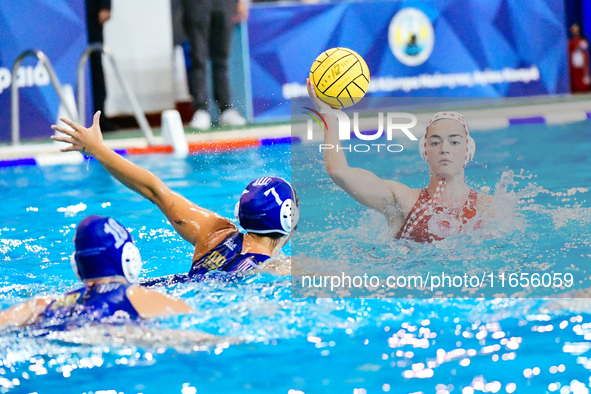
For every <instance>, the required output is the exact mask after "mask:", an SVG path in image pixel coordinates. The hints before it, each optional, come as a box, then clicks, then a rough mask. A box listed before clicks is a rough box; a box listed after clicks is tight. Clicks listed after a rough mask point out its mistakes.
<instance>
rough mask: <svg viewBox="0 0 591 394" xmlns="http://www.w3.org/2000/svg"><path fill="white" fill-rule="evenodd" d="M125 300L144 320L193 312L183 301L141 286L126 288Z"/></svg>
mask: <svg viewBox="0 0 591 394" xmlns="http://www.w3.org/2000/svg"><path fill="white" fill-rule="evenodd" d="M127 298H129V301H131V304H132V305H133V307H134V308H135V310H136V311H137V312H138V313H139V315H140V316H141V317H143V318H144V319H149V318H153V317H160V316H170V315H176V314H184V313H191V312H193V308H191V307H190V306H189V305H187V304H186V303H185V302H184V301H183V300H180V299H178V298H174V297H171V296H168V295H166V294H162V293H158V292H157V291H154V290H150V289H146V288H145V287H142V286H130V287H128V288H127Z"/></svg>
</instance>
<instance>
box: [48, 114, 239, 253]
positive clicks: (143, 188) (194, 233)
mask: <svg viewBox="0 0 591 394" xmlns="http://www.w3.org/2000/svg"><path fill="white" fill-rule="evenodd" d="M99 117H100V111H98V112H97V113H96V114H95V115H94V119H93V123H92V126H91V127H90V128H85V127H83V126H80V125H78V124H76V123H74V122H72V121H71V120H69V119H64V118H61V120H62V121H63V122H64V123H66V124H67V125H69V126H70V127H71V129H70V128H66V127H60V126H55V125H54V126H51V127H52V128H53V129H54V130H57V131H60V132H62V133H64V134H66V135H67V136H52V137H51V138H52V139H54V140H56V141H61V142H66V143H69V144H71V146H69V147H67V148H65V149H62V152H67V151H80V152H82V153H85V154H87V155H90V156H93V157H94V158H96V159H97V160H98V161H99V162H100V163H101V164H102V165H103V167H104V168H105V169H106V170H107V171H108V172H109V173H110V174H111V175H113V176H114V177H115V178H117V179H118V180H119V181H120V182H121V183H123V184H124V185H125V186H127V187H128V188H130V189H131V190H133V191H135V192H137V193H139V194H141V195H142V196H144V197H145V198H147V199H148V200H150V201H151V202H152V203H154V204H156V206H157V207H158V208H159V209H160V210H161V211H162V213H164V215H165V216H166V218H167V219H168V220H169V221H170V223H171V224H172V226H173V227H174V229H175V230H176V232H177V233H179V234H180V236H181V237H183V238H184V239H185V240H187V241H189V242H190V243H191V244H192V245H195V246H200V247H201V246H203V245H204V244H206V243H208V242H210V241H211V240H212V239H213V238H216V239H217V238H220V240H221V238H223V237H224V236H225V235H226V233H228V232H232V231H236V226H234V224H233V223H232V222H231V221H229V220H228V219H226V218H224V217H223V216H220V215H218V214H216V213H214V212H212V211H209V210H207V209H204V208H201V207H199V206H197V205H196V204H194V203H192V202H191V201H189V200H187V199H186V198H184V197H183V196H181V195H180V194H178V193H175V192H173V191H172V190H170V189H169V188H168V187H166V185H165V184H164V182H162V181H161V180H160V179H159V178H158V177H156V176H155V175H154V174H152V173H151V172H150V171H147V170H145V169H143V168H141V167H139V166H137V165H135V164H133V163H131V162H130V161H128V160H126V159H124V158H123V157H121V156H119V155H118V154H117V153H115V152H114V151H112V150H111V149H109V148H108V147H107V146H106V145H105V144H104V143H103V136H102V134H101V130H100V126H99Z"/></svg>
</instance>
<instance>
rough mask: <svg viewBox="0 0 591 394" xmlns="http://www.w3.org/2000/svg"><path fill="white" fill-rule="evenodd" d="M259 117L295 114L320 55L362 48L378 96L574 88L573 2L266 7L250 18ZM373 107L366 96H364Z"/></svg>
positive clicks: (471, 0) (466, 0) (467, 0)
mask: <svg viewBox="0 0 591 394" xmlns="http://www.w3.org/2000/svg"><path fill="white" fill-rule="evenodd" d="M248 27H249V47H250V67H251V79H252V97H253V113H254V117H255V119H256V120H258V121H271V120H274V119H286V118H287V117H289V116H290V106H289V105H288V104H287V100H288V99H290V98H294V97H304V96H307V90H306V86H305V81H306V78H307V77H308V73H309V70H310V66H311V65H312V63H313V61H314V59H315V58H316V57H317V56H318V55H319V54H320V53H322V52H323V51H325V50H327V49H329V48H333V47H346V48H350V49H353V50H354V51H356V52H357V53H359V54H360V55H361V56H362V57H363V58H364V59H365V61H366V62H367V65H368V67H369V70H370V72H371V82H370V86H369V92H370V93H369V95H370V96H374V97H375V96H377V97H515V96H531V95H549V94H560V93H567V92H568V91H569V80H568V64H567V57H566V53H567V35H566V29H565V22H564V5H563V2H562V1H554V0H528V1H525V2H524V1H521V0H438V1H417V0H409V1H363V2H355V3H333V4H320V5H297V6H283V7H282V6H279V7H277V6H271V5H259V6H255V7H253V8H252V10H251V15H250V19H249V23H248ZM362 103H363V102H362Z"/></svg>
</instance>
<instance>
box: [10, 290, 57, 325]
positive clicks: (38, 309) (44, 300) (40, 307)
mask: <svg viewBox="0 0 591 394" xmlns="http://www.w3.org/2000/svg"><path fill="white" fill-rule="evenodd" d="M51 301H53V299H52V298H49V297H38V298H37V297H36V298H31V299H30V300H27V301H25V302H23V303H20V304H16V305H13V306H11V307H10V308H8V309H7V310H5V311H2V312H0V327H7V326H16V327H22V326H26V325H28V324H31V323H32V322H34V321H35V319H36V318H37V316H39V315H40V314H41V313H42V312H43V311H44V310H45V309H46V308H47V307H48V306H49V304H51Z"/></svg>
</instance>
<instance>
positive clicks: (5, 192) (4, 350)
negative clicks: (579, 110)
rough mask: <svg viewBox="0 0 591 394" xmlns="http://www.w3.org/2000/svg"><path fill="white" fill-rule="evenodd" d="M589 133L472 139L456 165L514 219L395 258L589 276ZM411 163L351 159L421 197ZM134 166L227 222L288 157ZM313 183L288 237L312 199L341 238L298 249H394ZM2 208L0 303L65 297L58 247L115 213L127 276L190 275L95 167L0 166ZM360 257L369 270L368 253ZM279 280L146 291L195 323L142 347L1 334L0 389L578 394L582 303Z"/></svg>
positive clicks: (153, 224)
mask: <svg viewBox="0 0 591 394" xmlns="http://www.w3.org/2000/svg"><path fill="white" fill-rule="evenodd" d="M590 126H591V124H589V123H588V122H585V123H577V124H572V125H567V126H553V127H546V126H542V125H536V126H518V127H512V128H510V129H507V130H497V131H494V132H486V133H485V132H482V133H476V134H475V135H474V138H475V139H476V141H477V144H478V150H477V155H476V162H475V163H473V164H471V165H470V167H469V168H468V169H467V170H466V176H467V179H468V180H469V182H470V184H471V185H472V186H473V187H475V188H478V189H480V188H481V187H483V186H485V187H486V186H490V187H491V193H492V192H495V191H496V189H504V190H502V191H500V192H502V193H500V194H499V195H500V196H502V197H499V198H501V199H502V198H506V199H505V200H504V201H506V202H507V204H509V205H511V207H512V208H511V215H510V216H509V217H508V221H509V225H508V226H507V225H504V224H501V225H499V226H497V227H495V228H494V229H490V230H487V231H489V232H488V233H486V232H485V233H484V234H476V235H467V236H465V237H460V238H458V239H453V240H451V241H450V242H449V243H445V242H444V243H442V244H440V245H436V246H434V245H429V246H424V247H418V248H414V249H413V248H407V250H405V252H404V253H405V254H404V255H405V256H406V257H407V258H408V259H410V260H412V261H416V262H422V264H423V265H426V266H429V265H431V264H439V263H441V260H438V257H437V256H440V255H443V256H444V258H445V259H446V260H448V261H459V262H462V263H463V262H465V261H471V262H474V264H485V263H486V262H492V263H495V262H502V261H514V262H515V264H516V265H517V266H519V265H523V264H533V262H535V261H539V262H540V263H544V262H546V263H548V264H552V263H553V262H556V263H558V262H560V263H561V264H562V263H563V262H564V261H572V264H573V265H574V266H575V268H573V270H574V269H576V268H579V269H581V270H585V269H587V268H586V265H587V264H589V263H590V262H591V248H590V246H589V243H590V241H589V234H590V233H591V226H590V223H591V210H590V207H589V206H590V203H589V202H588V201H587V200H588V191H587V190H586V189H588V188H589V187H590V186H591V159H590V156H589V154H588V152H589V151H591V138H590V136H591V133H590V132H589V128H590ZM293 149H294V152H296V151H297V150H299V149H306V147H305V146H295V147H293ZM417 158H418V154H417V153H416V152H415V151H414V150H412V149H407V150H406V151H405V152H403V154H401V155H400V156H399V160H400V163H402V164H404V165H400V166H396V165H395V164H396V163H393V165H392V167H391V168H390V169H385V168H384V167H383V166H377V165H376V166H375V168H372V166H373V164H371V163H365V164H364V163H356V165H360V166H363V167H364V168H369V169H372V170H373V171H376V172H377V173H379V175H380V176H382V177H384V178H391V179H392V178H395V177H399V178H400V179H401V180H402V181H404V182H406V183H408V184H409V185H410V186H412V187H421V186H423V185H424V183H425V181H426V168H425V167H424V166H419V165H418V164H420V161H419V160H418V159H417ZM133 161H134V162H136V163H138V164H139V165H141V166H143V167H145V168H147V169H149V170H150V171H152V172H154V173H155V174H156V175H157V176H159V177H160V178H162V179H163V180H164V181H165V182H166V184H167V185H168V186H169V187H171V188H172V189H174V190H176V191H178V192H180V193H181V194H183V195H185V196H186V197H188V198H189V199H191V200H192V201H194V202H196V203H197V204H199V205H201V206H204V207H205V208H208V209H212V210H215V211H217V212H220V213H221V214H223V215H225V216H227V217H232V212H233V207H234V204H235V201H236V200H237V199H238V197H239V196H240V193H241V192H242V190H243V188H244V186H245V185H246V183H247V182H248V181H249V180H250V179H253V178H255V177H258V176H260V175H263V174H274V175H278V176H284V177H286V178H290V176H291V173H290V148H289V147H288V146H284V145H283V146H281V145H280V146H275V147H264V148H257V149H249V150H244V151H239V152H234V153H231V154H220V155H200V156H194V157H190V158H188V159H186V160H177V159H173V158H171V157H169V156H157V155H154V156H144V157H135V158H133ZM312 162H313V163H315V166H311V167H307V168H306V171H310V172H311V173H313V174H316V175H317V176H319V177H322V165H321V163H320V162H319V161H318V158H313V159H312ZM372 163H373V162H372ZM508 171H513V172H514V173H515V174H517V175H514V176H511V175H510V173H508ZM503 173H505V174H506V175H505V178H503ZM507 174H508V175H507ZM519 174H521V175H519ZM518 175H519V176H518ZM502 178H503V179H504V180H502ZM508 181H511V182H508ZM322 182H324V183H321V184H320V186H321V187H320V188H319V187H318V185H317V184H310V185H306V184H299V185H296V186H298V188H299V190H301V198H302V204H303V207H302V213H303V217H302V222H301V224H300V226H301V227H302V233H303V234H312V233H314V231H320V230H319V229H321V228H322V223H321V222H322V221H323V220H324V219H325V217H323V216H322V209H323V208H322V204H324V203H326V204H329V203H330V204H333V205H334V204H337V205H338V204H341V206H342V207H343V208H344V209H347V212H348V216H347V219H346V220H345V222H344V223H341V224H340V225H341V227H343V228H344V230H339V231H335V232H329V233H323V236H324V237H325V238H324V239H322V238H320V234H319V235H318V237H317V238H318V239H317V240H316V241H315V243H314V242H313V241H314V240H312V239H308V240H307V241H309V242H310V250H309V254H311V255H318V256H319V258H323V259H325V260H326V259H329V258H330V253H328V252H326V251H325V250H326V249H327V248H330V247H334V248H336V249H338V248H341V249H345V248H351V247H352V248H357V249H359V250H362V251H363V250H366V249H368V248H369V247H370V246H371V245H372V242H374V243H377V244H379V245H382V246H384V247H391V248H392V249H391V251H392V253H402V252H400V251H399V250H398V249H397V248H400V247H402V246H400V245H399V244H398V243H396V242H392V241H391V240H387V239H386V238H384V235H383V234H384V233H385V231H384V230H385V224H384V223H382V222H381V221H380V220H381V219H380V218H379V217H376V216H374V214H373V213H371V212H368V211H367V210H366V209H364V208H362V207H359V206H357V205H351V204H350V201H349V200H347V198H348V197H346V196H345V195H344V194H343V193H342V192H340V191H338V190H334V191H333V193H332V195H331V196H329V199H328V200H326V201H324V200H323V201H318V198H319V196H320V194H315V193H319V192H318V191H316V192H315V191H314V190H315V189H321V188H322V187H331V186H330V184H329V181H328V180H327V179H324V180H323V181H322ZM515 182H518V183H517V184H514V185H509V183H515ZM534 183H535V184H534ZM536 188H541V189H543V190H541V191H540V190H539V189H536ZM573 188H574V191H573ZM534 189H535V190H537V192H536V193H530V191H531V190H534ZM331 190H332V189H331ZM507 190H508V191H507ZM528 190H529V191H528ZM523 191H526V192H524V193H521V192H523ZM511 193H514V194H511ZM520 193H521V194H520ZM526 194H527V196H526ZM507 196H509V197H511V198H509V197H507ZM0 201H1V206H2V209H1V210H0V307H1V308H6V307H8V306H10V305H13V304H14V303H17V302H20V301H23V300H25V299H26V298H28V297H31V296H34V295H39V294H51V293H57V292H64V291H67V290H69V289H71V288H72V287H74V286H76V281H75V278H74V274H73V273H72V271H71V268H70V263H69V255H70V254H71V252H72V242H71V241H72V236H73V234H74V229H75V225H76V224H77V223H78V222H79V221H80V220H81V219H82V218H83V217H84V216H85V215H88V214H100V215H110V216H114V217H116V218H117V219H118V220H120V221H121V222H122V223H123V224H124V225H125V226H126V227H127V228H129V229H130V230H131V232H132V235H133V237H134V238H135V240H136V242H137V245H138V247H139V248H140V250H141V252H142V256H143V259H144V261H145V263H144V270H143V272H142V276H143V277H154V276H162V275H168V274H174V273H179V272H187V271H188V270H189V264H190V256H191V254H192V249H191V247H190V245H188V244H187V243H186V242H184V241H183V240H182V239H180V237H179V236H178V235H176V234H175V233H174V232H173V230H172V228H171V227H170V225H168V224H167V223H166V221H165V219H164V217H163V216H162V215H161V214H160V213H159V211H158V210H157V209H156V208H155V207H154V206H153V205H152V204H150V203H149V202H147V201H145V200H143V199H142V198H140V197H139V196H137V195H136V194H134V193H132V192H130V191H129V190H127V189H126V188H125V187H124V186H122V185H121V184H119V183H118V182H117V181H115V180H114V179H113V178H112V177H111V176H109V175H108V174H107V173H106V172H105V171H104V170H103V169H102V168H101V167H100V166H99V165H98V164H97V163H95V162H92V161H91V162H88V163H86V164H85V165H82V166H62V167H53V168H38V167H16V168H4V169H0ZM306 201H308V202H306ZM304 204H308V207H307V208H306V207H305V206H304ZM306 212H308V213H306ZM511 224H512V225H513V228H511V226H510V225H511ZM350 228H356V229H358V228H361V229H367V233H368V237H367V238H365V239H358V240H355V239H352V237H351V233H350V232H348V231H349V229H350ZM489 235H493V236H489ZM306 236H308V235H306ZM479 239H481V240H482V241H478V240H479ZM370 241H371V242H370ZM389 245H393V246H389ZM397 251H398V252H397ZM285 252H286V253H288V254H289V253H290V252H291V249H290V248H286V250H285ZM532 253H533V255H532ZM524 254H525V255H528V256H531V257H523V255H524ZM457 256H459V257H457ZM374 258H375V261H374V262H377V263H380V264H384V261H385V260H381V257H380V256H379V255H378V256H374ZM454 259H455V260H454ZM352 262H353V263H354V262H355V261H352ZM346 263H351V262H346ZM288 268H289V266H288V265H287V264H286V263H281V262H279V263H277V267H276V268H275V269H268V270H266V271H265V272H259V273H256V274H253V275H249V276H247V277H246V278H244V279H242V280H239V281H226V280H222V279H212V280H205V281H201V282H196V283H185V284H177V285H174V286H171V287H168V288H159V290H161V291H165V292H168V293H169V294H172V295H175V296H178V297H182V298H183V299H184V300H186V301H187V302H188V303H189V304H190V305H191V306H193V308H194V309H195V310H196V312H195V313H194V314H192V315H187V316H182V317H176V318H170V319H162V320H158V321H155V322H153V323H152V324H151V325H150V326H149V327H147V328H146V330H150V329H154V330H155V329H158V330H160V331H159V332H156V331H150V335H151V337H150V338H152V339H149V338H148V337H146V336H145V335H136V339H129V338H128V339H126V340H123V341H119V338H116V339H115V340H109V339H108V338H107V339H104V338H105V332H104V331H102V329H101V328H96V327H93V328H88V329H82V330H81V331H79V332H76V333H71V334H63V335H57V334H56V335H55V336H50V337H48V338H47V337H46V338H39V337H35V335H34V333H32V332H30V331H27V330H16V331H4V332H2V333H1V334H0V363H1V364H0V391H1V392H15V393H16V392H23V393H29V392H38V393H64V392H80V393H82V392H91V391H92V392H94V393H97V392H109V393H119V392H124V393H163V392H166V393H183V394H189V393H196V392H197V393H210V392H223V393H243V392H249V391H250V392H257V393H259V392H268V393H290V394H298V393H300V392H304V393H306V394H310V393H359V394H361V393H386V392H389V393H417V392H422V393H425V394H426V393H437V394H446V393H464V394H468V393H473V392H500V393H505V392H509V393H510V392H517V393H530V392H536V393H537V392H560V393H561V394H564V393H570V392H575V393H586V392H588V388H589V383H590V376H591V374H590V373H589V370H590V369H591V359H590V358H591V354H590V353H589V349H591V314H590V311H591V305H590V304H589V301H588V300H587V299H582V298H581V299H574V300H563V299H551V300H548V299H536V298H523V299H507V298H500V299H474V298H472V299H417V300H412V299H400V298H386V299H333V298H320V299H298V298H292V297H291V281H290V275H289V272H288ZM573 272H574V271H573ZM590 275H591V273H588V274H587V276H590ZM170 329H175V330H183V332H184V334H183V335H185V336H182V335H180V334H179V335H177V334H174V333H171V331H166V330H170ZM146 332H147V331H146ZM198 332H206V333H210V334H214V335H215V336H216V337H215V339H213V340H210V341H207V342H199V341H197V340H194V339H192V337H191V334H197V333H198ZM187 333H188V334H187ZM136 334H137V333H136ZM110 335H111V336H112V337H113V336H116V334H113V333H110ZM131 336H133V335H131ZM128 337H130V335H128ZM102 338H103V339H102ZM121 338H123V337H121ZM147 338H148V339H147ZM183 338H184V339H183Z"/></svg>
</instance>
